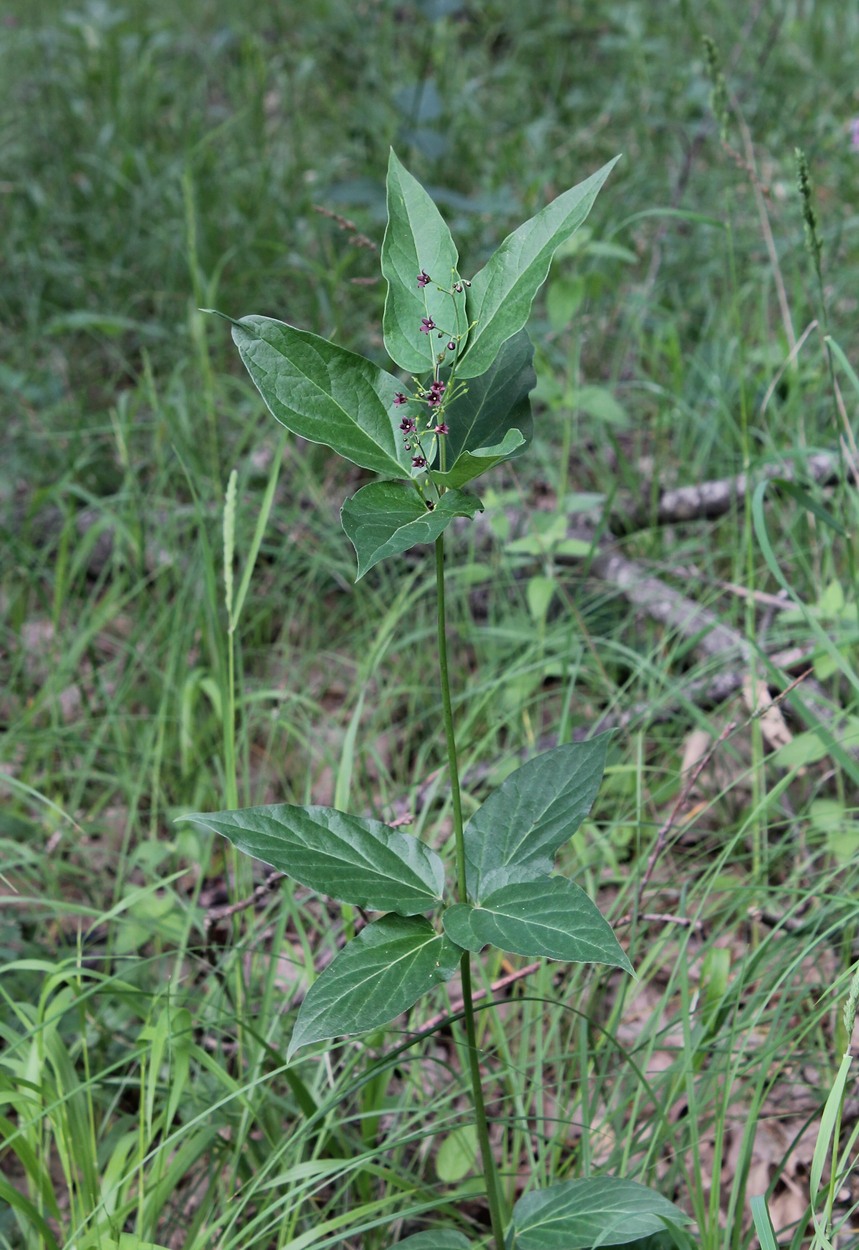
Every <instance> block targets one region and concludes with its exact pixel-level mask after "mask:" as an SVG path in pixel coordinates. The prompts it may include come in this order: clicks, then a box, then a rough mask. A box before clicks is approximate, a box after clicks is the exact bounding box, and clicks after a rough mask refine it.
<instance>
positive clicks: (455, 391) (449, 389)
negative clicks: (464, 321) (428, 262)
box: [394, 269, 471, 509]
mask: <svg viewBox="0 0 859 1250" xmlns="http://www.w3.org/2000/svg"><path fill="white" fill-rule="evenodd" d="M431 282H432V278H431V277H430V275H429V274H428V273H427V271H426V270H425V269H422V270H421V271H420V273H419V274H418V276H417V284H418V286H419V287H420V288H421V290H423V289H424V288H425V287H427V286H428V285H429V284H430V283H431ZM468 286H471V283H470V282H468V281H466V280H465V279H460V278H458V277H457V280H456V281H455V282H454V284H453V286H452V288H451V289H450V291H449V292H448V294H450V295H453V294H454V292H456V293H457V294H461V293H462V291H463V288H464V287H468ZM418 330H419V331H420V333H421V334H431V333H432V331H433V330H435V331H436V333H437V337H438V338H440V339H443V338H447V340H448V341H447V347H446V348H445V349H444V351H441V352H439V354H438V355H437V356H436V358H435V365H434V370H433V372H434V377H433V380H432V382H430V384H429V386H423V385H422V384H421V383H420V382H418V381H417V380H415V386H416V393H415V394H414V395H407V394H406V393H405V392H404V391H397V393H396V394H395V395H394V407H395V408H401V407H403V406H404V405H406V404H418V405H420V415H419V416H417V417H403V419H402V421H401V422H400V431H401V433H402V436H403V446H404V447H405V449H406V451H408V452H414V455H413V456H412V466H413V467H414V468H415V469H425V468H427V467H428V465H429V463H430V462H431V461H432V459H433V457H434V454H435V443H436V440H437V439H439V438H443V437H444V435H445V434H447V433H448V425H447V423H446V422H445V420H444V410H445V407H446V405H447V404H448V403H449V402H450V401H451V400H452V399H454V398H456V396H457V395H461V394H462V393H463V391H464V390H465V387H464V386H461V385H460V386H456V385H455V384H453V381H452V378H451V379H449V380H448V381H447V382H445V381H444V380H443V379H442V378H440V377H439V369H440V367H441V366H442V365H448V366H450V367H455V362H456V350H457V347H458V345H459V339H460V338H461V337H462V335H461V334H450V333H448V332H447V331H445V330H443V329H439V327H438V326H437V325H436V323H435V322H434V321H433V319H432V317H430V316H426V317H422V318H421V323H420V325H419V326H418ZM448 352H450V353H453V360H450V359H449V358H448V356H447V353H448ZM427 435H430V436H431V437H432V445H431V446H430V447H429V448H424V447H423V445H422V443H421V439H422V438H424V437H426V436H427ZM426 505H427V507H428V508H430V509H432V508H433V507H434V506H435V505H434V504H433V503H432V502H431V501H430V500H426Z"/></svg>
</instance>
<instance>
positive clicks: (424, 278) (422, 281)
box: [418, 269, 432, 287]
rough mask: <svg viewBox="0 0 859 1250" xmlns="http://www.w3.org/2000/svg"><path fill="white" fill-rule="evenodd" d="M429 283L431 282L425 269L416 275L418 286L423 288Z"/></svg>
mask: <svg viewBox="0 0 859 1250" xmlns="http://www.w3.org/2000/svg"><path fill="white" fill-rule="evenodd" d="M429 282H432V278H431V277H430V276H429V274H428V273H427V271H426V270H425V269H422V270H421V271H420V273H419V274H418V286H420V287H424V286H426V285H427V284H428V283H429Z"/></svg>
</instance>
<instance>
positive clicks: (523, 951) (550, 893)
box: [444, 869, 632, 972]
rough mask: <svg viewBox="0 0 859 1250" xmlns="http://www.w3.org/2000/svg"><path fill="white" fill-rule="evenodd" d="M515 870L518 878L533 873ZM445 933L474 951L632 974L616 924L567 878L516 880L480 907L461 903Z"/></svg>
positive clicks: (453, 910) (452, 909)
mask: <svg viewBox="0 0 859 1250" xmlns="http://www.w3.org/2000/svg"><path fill="white" fill-rule="evenodd" d="M513 871H514V875H515V876H518V875H519V874H520V873H521V872H523V871H528V870H522V869H520V870H518V871H517V870H515V869H514V870H513ZM531 871H533V870H531ZM444 931H445V933H446V934H447V935H448V937H449V938H451V939H452V940H453V941H454V942H456V944H457V945H458V946H462V947H464V948H465V949H466V950H469V951H480V950H482V949H483V947H484V946H490V945H491V946H497V947H498V948H499V949H500V950H503V951H510V952H511V953H512V954H514V955H525V956H526V957H527V958H529V959H540V958H545V959H563V960H565V961H566V962H567V963H577V964H611V965H613V967H615V968H623V969H624V970H625V971H626V972H632V966H631V965H630V962H629V960H628V959H627V957H626V955H625V954H624V953H623V950H622V949H621V946H620V944H619V942H618V940H617V938H616V937H615V936H614V933H613V932H612V928H611V925H610V924H609V923H608V921H607V920H606V919H605V917H604V916H602V915H601V914H600V911H599V909H598V908H597V906H596V904H595V903H593V902H592V901H591V899H589V898H588V896H587V894H585V892H584V890H582V889H580V888H579V886H577V885H576V884H575V883H574V882H573V881H568V880H567V878H566V877H544V876H540V877H537V878H536V879H533V880H531V881H522V880H514V881H513V882H512V883H510V884H507V885H502V886H501V888H500V889H495V890H493V891H492V893H491V894H489V895H487V897H486V898H485V899H484V900H483V902H482V903H481V904H480V906H479V907H472V906H471V904H470V903H456V904H454V906H453V907H448V909H447V911H446V912H445V913H444Z"/></svg>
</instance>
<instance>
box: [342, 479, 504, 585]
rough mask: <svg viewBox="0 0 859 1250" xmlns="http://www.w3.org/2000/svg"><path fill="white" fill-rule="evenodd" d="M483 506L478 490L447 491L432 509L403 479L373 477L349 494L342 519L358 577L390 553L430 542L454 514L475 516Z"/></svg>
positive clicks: (445, 526) (456, 515) (343, 508)
mask: <svg viewBox="0 0 859 1250" xmlns="http://www.w3.org/2000/svg"><path fill="white" fill-rule="evenodd" d="M482 511H483V505H482V504H481V502H480V500H479V499H478V498H477V497H476V496H475V495H465V494H463V492H462V491H461V490H449V491H447V492H446V493H445V494H444V495H442V497H441V499H440V500H438V501H437V503H436V504H435V507H434V508H433V510H432V511H431V512H430V511H428V509H427V506H426V504H425V503H424V501H423V499H421V497H420V495H419V494H418V492H417V491H416V490H415V489H414V487H412V486H407V485H406V484H405V483H402V482H371V483H370V485H369V486H362V488H361V489H360V490H359V491H358V493H357V494H355V495H353V496H352V498H351V499H347V500H346V502H345V503H344V505H343V507H342V508H341V510H340V520H341V521H342V523H343V528H344V530H345V531H346V533H347V534H348V536H349V541H350V542H351V543H352V546H353V547H354V548H355V552H356V554H357V556H358V577H357V579H356V580H359V581H360V579H361V578H362V577H363V576H364V574H365V573H366V572H367V570H368V569H371V568H372V567H373V565H374V564H378V563H379V561H380V560H384V559H385V557H386V556H395V555H399V554H400V552H402V551H408V550H409V548H410V547H413V546H414V545H415V543H431V542H434V541H435V539H436V538H438V536H439V534H442V533H444V531H445V530H446V529H447V527H448V525H450V523H451V521H452V520H453V518H454V517H458V516H464V517H473V516H474V514H475V513H476V512H482Z"/></svg>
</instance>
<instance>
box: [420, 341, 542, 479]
mask: <svg viewBox="0 0 859 1250" xmlns="http://www.w3.org/2000/svg"><path fill="white" fill-rule="evenodd" d="M533 360H534V346H533V344H532V343H531V340H530V339H529V338H528V335H527V333H526V332H525V331H524V330H522V331H520V332H519V333H518V334H515V335H514V336H513V337H512V338H511V339H508V341H507V342H506V343H504V344H503V346H502V347H501V349H500V351H499V353H498V355H497V357H496V358H495V360H494V361H493V363H492V366H491V367H490V368H489V369H488V370H487V371H486V372H485V373H483V374H481V376H480V377H479V378H474V379H472V381H470V382H469V385H468V390H467V391H465V392H464V393H463V394H461V395H460V396H459V397H458V398H457V399H455V400H454V401H453V403H452V404H451V405H450V406H449V407H448V408H447V410H446V412H445V421H446V422H447V425H448V427H449V430H450V432H449V433H448V434H447V435H446V437H445V456H446V460H447V464H448V469H447V471H446V472H444V473H441V472H439V471H438V470H434V471H433V478H434V480H435V481H437V482H440V483H442V484H443V485H444V486H462V485H464V484H465V483H466V482H468V481H470V480H471V479H472V478H473V477H477V475H478V474H479V473H484V472H485V471H486V470H487V469H489V468H491V467H492V465H494V464H497V463H498V462H499V460H502V459H503V460H507V459H509V458H510V457H511V456H513V455H518V454H519V452H521V451H524V450H525V448H526V446H527V445H528V443H529V442H530V441H531V437H532V435H533V432H534V421H533V417H532V415H531V401H530V399H529V398H528V396H529V394H530V392H531V391H532V390H533V389H534V386H535V385H536V381H537V376H536V374H535V373H534V365H533ZM516 435H521V437H518V438H517V437H515V436H516Z"/></svg>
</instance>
